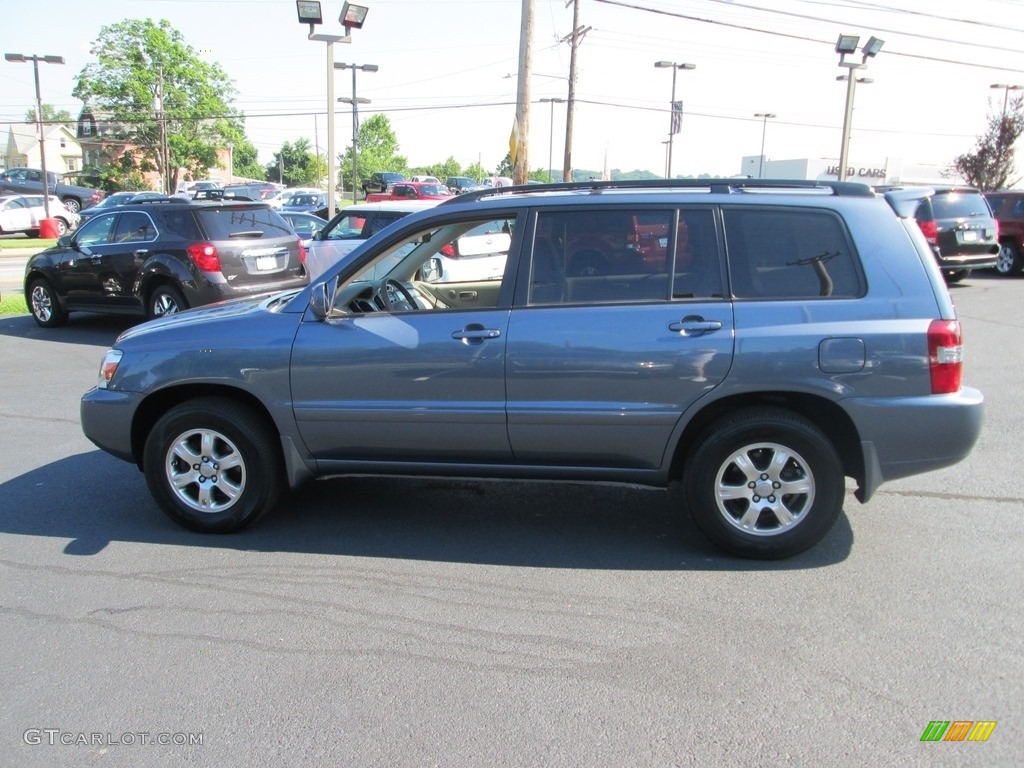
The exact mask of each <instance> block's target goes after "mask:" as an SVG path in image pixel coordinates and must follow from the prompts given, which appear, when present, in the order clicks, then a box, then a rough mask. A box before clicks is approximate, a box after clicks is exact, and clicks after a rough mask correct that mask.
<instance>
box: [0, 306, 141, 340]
mask: <svg viewBox="0 0 1024 768" xmlns="http://www.w3.org/2000/svg"><path fill="white" fill-rule="evenodd" d="M140 322H142V318H141V317H126V316H124V315H100V314H94V313H91V312H73V313H71V314H70V315H69V316H68V322H67V324H66V325H61V326H58V327H56V328H42V327H40V326H39V325H38V324H37V323H36V321H35V320H33V319H32V316H31V315H4V316H0V336H11V337H17V338H21V339H32V340H33V341H50V342H56V343H59V344H87V345H91V346H104V345H110V344H113V343H114V339H116V338H117V337H118V335H119V334H120V333H121V332H122V331H124V330H125V329H126V328H130V327H131V326H133V325H137V324H138V323H140Z"/></svg>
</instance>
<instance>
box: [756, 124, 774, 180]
mask: <svg viewBox="0 0 1024 768" xmlns="http://www.w3.org/2000/svg"><path fill="white" fill-rule="evenodd" d="M754 117H760V118H763V125H762V126H761V159H760V162H759V163H758V167H757V178H759V179H760V178H762V176H763V174H764V135H765V133H767V131H768V118H775V117H778V115H776V114H775V113H774V112H755V113H754Z"/></svg>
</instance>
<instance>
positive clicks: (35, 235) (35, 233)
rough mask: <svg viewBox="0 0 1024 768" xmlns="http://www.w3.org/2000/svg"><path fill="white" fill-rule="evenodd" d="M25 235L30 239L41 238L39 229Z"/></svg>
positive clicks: (31, 230) (29, 231)
mask: <svg viewBox="0 0 1024 768" xmlns="http://www.w3.org/2000/svg"><path fill="white" fill-rule="evenodd" d="M25 234H26V235H27V236H28V237H39V230H38V229H30V230H28V231H26V232H25Z"/></svg>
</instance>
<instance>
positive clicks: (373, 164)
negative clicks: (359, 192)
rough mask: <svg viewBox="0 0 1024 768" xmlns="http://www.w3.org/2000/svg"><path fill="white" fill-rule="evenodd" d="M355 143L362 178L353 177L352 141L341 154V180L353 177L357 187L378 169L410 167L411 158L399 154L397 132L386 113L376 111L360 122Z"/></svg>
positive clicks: (399, 169)
mask: <svg viewBox="0 0 1024 768" xmlns="http://www.w3.org/2000/svg"><path fill="white" fill-rule="evenodd" d="M356 144H357V147H358V150H359V154H358V156H357V158H356V160H357V163H358V175H359V177H360V178H358V179H354V180H353V179H352V145H351V144H349V146H348V147H347V148H346V149H345V151H344V152H343V153H342V154H340V155H338V166H339V168H338V171H339V177H340V178H341V179H342V180H344V179H348V180H349V182H352V181H354V182H355V186H356V188H358V187H359V184H360V182H361V181H362V179H363V178H365V177H366V176H369V175H370V174H371V173H374V172H376V171H395V172H397V173H406V172H407V171H408V168H409V160H408V158H405V157H403V156H402V155H399V154H398V137H397V136H395V132H394V131H393V130H392V128H391V121H390V120H388V118H387V115H374V116H373V117H370V118H367V119H366V120H364V121H363V123H362V125H360V126H359V133H358V135H357V137H356ZM344 186H345V188H346V189H351V188H352V187H351V186H350V184H349V183H346V184H345V185H344Z"/></svg>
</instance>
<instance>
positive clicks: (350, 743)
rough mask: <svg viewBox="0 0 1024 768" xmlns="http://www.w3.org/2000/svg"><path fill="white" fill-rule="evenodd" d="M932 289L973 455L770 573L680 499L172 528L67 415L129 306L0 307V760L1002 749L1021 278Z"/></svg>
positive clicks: (348, 486) (288, 506) (1013, 578)
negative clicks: (959, 361)
mask: <svg viewBox="0 0 1024 768" xmlns="http://www.w3.org/2000/svg"><path fill="white" fill-rule="evenodd" d="M952 293H953V296H954V299H955V301H956V302H957V306H958V309H959V312H960V315H961V320H962V322H963V324H964V329H965V337H966V349H967V351H966V355H967V361H966V381H967V383H968V384H970V385H971V386H975V387H978V388H980V389H982V391H984V392H985V394H986V397H987V411H986V425H985V429H984V432H983V435H982V438H981V441H980V442H979V444H978V446H977V447H976V449H975V451H974V453H973V454H972V455H971V456H970V457H969V459H968V460H967V461H965V462H963V463H962V464H960V465H958V466H956V467H952V468H949V469H946V470H943V471H940V472H934V473H930V474H927V475H921V476H918V477H913V478H908V479H905V480H901V481H898V482H894V483H891V484H889V485H885V486H883V487H882V488H881V490H880V491H879V492H878V494H877V495H876V496H875V498H874V499H873V500H872V501H871V502H870V503H869V504H868V505H865V506H862V505H860V504H858V503H857V502H856V500H854V499H853V497H852V495H851V496H848V501H847V504H846V507H845V514H844V515H843V516H842V517H841V519H840V522H839V524H838V525H837V526H836V528H835V529H834V530H833V531H832V533H831V534H830V535H829V537H828V538H827V539H826V540H825V541H824V542H823V544H822V545H820V546H819V547H818V548H816V549H814V550H812V551H811V552H809V553H806V554H804V555H802V556H799V557H796V558H793V559H791V560H788V561H784V562H780V563H757V562H747V561H742V560H735V559H730V558H727V557H724V556H722V555H720V554H719V553H718V552H717V551H716V550H714V549H713V548H711V547H710V545H708V544H706V543H705V541H704V539H703V538H702V537H701V536H700V535H699V533H698V532H697V531H696V529H695V528H694V527H693V526H692V525H691V524H690V523H689V522H686V521H683V522H677V521H676V520H675V519H674V510H675V503H674V499H673V496H672V495H670V494H664V493H660V492H654V491H645V490H638V489H629V488H618V487H615V488H612V487H594V486H583V485H555V484H546V483H484V482H452V481H435V480H385V479H363V478H354V479H341V480H338V479H336V480H329V481H321V482H318V483H316V484H314V485H313V486H311V487H308V488H306V489H304V490H302V491H301V492H299V493H297V494H295V495H292V496H290V497H287V498H286V499H285V500H284V501H283V502H282V503H281V504H280V505H279V508H278V509H277V510H276V512H275V513H274V514H273V515H271V516H269V517H267V518H265V519H264V520H263V521H261V522H260V523H259V524H257V525H256V526H255V527H253V528H252V529H250V530H248V531H245V532H243V533H241V534H237V535H230V536H202V535H198V534H192V533H189V532H187V531H184V530H182V529H179V528H178V527H176V526H175V525H174V524H172V523H171V522H170V521H169V520H167V519H166V518H165V517H164V516H163V515H162V514H161V513H160V512H159V511H158V509H157V508H156V505H155V504H154V503H153V502H152V500H151V499H150V496H149V493H148V491H147V489H146V486H145V482H144V480H143V476H142V475H141V474H140V473H139V472H138V471H137V470H136V469H135V468H134V467H133V466H130V465H128V464H126V463H123V462H120V461H118V460H116V459H114V458H113V457H110V456H108V455H106V454H103V453H101V452H100V451H99V450H97V449H96V448H94V447H93V446H92V444H91V443H89V442H88V441H87V440H86V439H85V438H84V437H83V435H82V433H81V430H80V427H79V423H78V400H79V398H80V396H81V395H82V393H84V392H85V391H86V390H87V389H88V388H89V387H91V386H92V384H93V382H94V380H95V377H96V371H97V367H98V364H99V360H100V356H101V355H102V353H103V351H104V350H105V349H106V347H107V346H108V345H109V344H110V343H111V342H112V340H113V339H114V337H115V336H116V335H117V333H118V332H119V331H120V330H122V329H123V328H125V327H126V321H124V320H119V319H110V318H103V317H98V316H85V315H83V316H78V317H76V316H73V318H72V322H71V323H70V324H69V325H68V326H67V327H64V328H60V329H56V330H51V331H44V330H42V329H39V328H37V327H36V326H35V324H34V323H33V322H32V320H31V319H30V318H29V317H27V316H20V317H3V318H0V360H2V364H0V390H2V391H3V392H4V398H3V401H2V406H0V412H2V415H3V417H4V418H3V424H4V427H5V436H4V442H3V448H2V449H0V542H2V557H0V563H2V566H0V567H2V571H0V573H2V579H0V595H2V606H3V615H4V621H3V623H2V624H0V648H2V649H3V651H2V657H0V658H2V662H3V663H2V664H0V689H2V690H3V691H4V695H3V696H2V697H0V726H2V727H0V745H2V754H3V755H4V758H3V759H0V762H2V763H7V764H10V765H18V766H52V765H93V764H103V765H111V766H137V765H146V766H171V765H180V764H182V763H194V764H198V765H217V766H231V765H239V766H250V765H273V766H292V765H294V766H309V765H339V766H433V765H438V766H466V767H467V768H470V767H473V768H476V767H478V766H490V765H495V766H496V765H517V766H625V765H632V766H647V765H650V766H673V765H679V766H735V765H751V766H765V765H783V764H785V765H801V766H805V765H806V766H811V765H813V766H822V765H829V766H863V765H921V766H931V765H979V766H981V765H984V766H1010V765H1019V763H1020V755H1021V754H1024V696H1021V691H1022V690H1024V616H1022V611H1021V595H1022V594H1024V561H1022V558H1021V552H1022V551H1024V516H1022V512H1024V487H1022V486H1021V485H1018V479H1019V478H1018V477H1017V476H1016V474H1015V472H1016V470H1015V469H1014V466H1015V465H1014V464H1013V463H1012V457H1013V456H1015V455H1016V454H1017V453H1018V452H1019V450H1018V442H1017V441H1018V440H1019V438H1020V436H1021V435H1022V434H1024V414H1022V410H1024V409H1022V408H1021V407H1020V394H1019V393H1020V392H1021V391H1022V388H1024V370H1022V368H1021V366H1020V365H1019V364H1018V361H1017V356H1016V353H1015V350H1019V349H1020V348H1021V340H1020V337H1021V327H1022V325H1024V322H1022V321H1021V319H1020V307H1021V305H1022V303H1024V279H1021V280H1006V279H1000V278H997V277H995V276H994V275H988V274H981V275H975V276H972V277H971V278H969V279H968V280H966V281H965V282H964V283H962V284H961V285H958V286H954V287H953V289H952ZM932 721H995V722H996V723H997V724H996V726H995V728H994V730H992V732H991V735H990V737H989V739H988V740H987V741H985V742H967V741H964V742H937V743H932V742H922V741H921V737H922V734H923V733H924V731H925V730H926V728H927V727H928V725H929V723H931V722H932Z"/></svg>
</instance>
